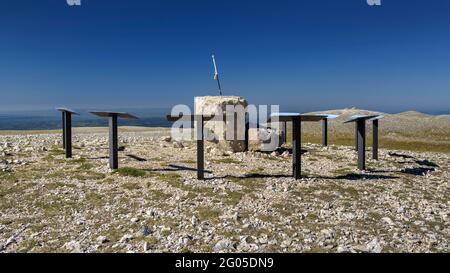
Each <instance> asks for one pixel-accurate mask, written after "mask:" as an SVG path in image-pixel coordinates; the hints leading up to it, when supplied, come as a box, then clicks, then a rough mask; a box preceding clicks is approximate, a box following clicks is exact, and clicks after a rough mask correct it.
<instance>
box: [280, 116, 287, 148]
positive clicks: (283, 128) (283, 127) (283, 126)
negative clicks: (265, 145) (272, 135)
mask: <svg viewBox="0 0 450 273" xmlns="http://www.w3.org/2000/svg"><path fill="white" fill-rule="evenodd" d="M281 135H282V139H281V143H280V146H281V145H282V144H284V143H286V142H287V124H286V121H284V122H281Z"/></svg>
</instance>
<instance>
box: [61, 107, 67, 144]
mask: <svg viewBox="0 0 450 273" xmlns="http://www.w3.org/2000/svg"><path fill="white" fill-rule="evenodd" d="M61 115H62V133H63V148H64V149H66V112H65V111H62V112H61Z"/></svg>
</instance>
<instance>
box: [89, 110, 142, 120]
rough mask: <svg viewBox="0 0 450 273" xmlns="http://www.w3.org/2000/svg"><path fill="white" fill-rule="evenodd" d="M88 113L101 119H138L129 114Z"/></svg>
mask: <svg viewBox="0 0 450 273" xmlns="http://www.w3.org/2000/svg"><path fill="white" fill-rule="evenodd" d="M89 113H91V114H94V115H96V116H99V117H102V118H107V117H112V116H117V117H119V118H124V119H138V117H136V116H133V115H131V114H129V113H125V112H109V111H93V112H89Z"/></svg>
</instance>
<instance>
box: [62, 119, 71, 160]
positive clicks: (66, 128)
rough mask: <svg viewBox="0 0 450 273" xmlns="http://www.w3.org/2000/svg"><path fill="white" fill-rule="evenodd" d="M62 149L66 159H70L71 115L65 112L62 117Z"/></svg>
mask: <svg viewBox="0 0 450 273" xmlns="http://www.w3.org/2000/svg"><path fill="white" fill-rule="evenodd" d="M64 117H65V119H64V130H63V131H64V148H65V152H66V158H71V157H72V114H71V113H69V112H66V114H65V115H64Z"/></svg>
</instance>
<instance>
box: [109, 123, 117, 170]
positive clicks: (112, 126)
mask: <svg viewBox="0 0 450 273" xmlns="http://www.w3.org/2000/svg"><path fill="white" fill-rule="evenodd" d="M109 167H110V168H111V169H113V170H116V169H118V168H119V155H118V138H117V116H116V115H114V116H111V117H109Z"/></svg>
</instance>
